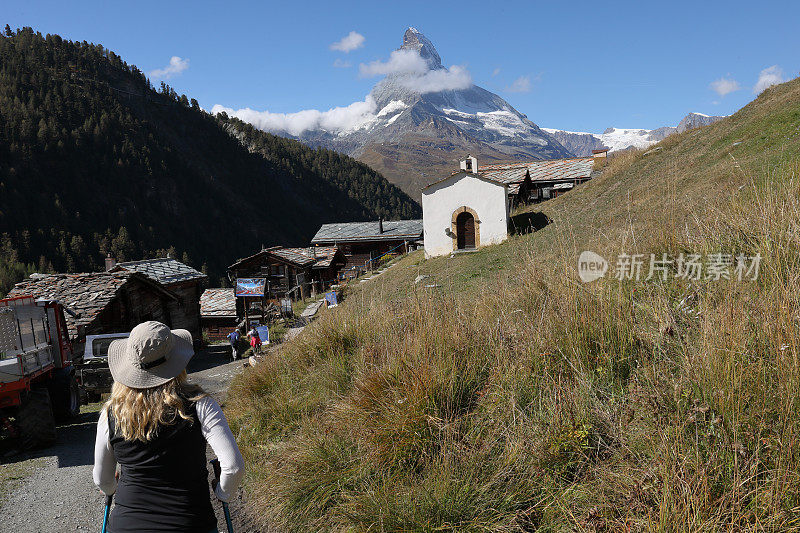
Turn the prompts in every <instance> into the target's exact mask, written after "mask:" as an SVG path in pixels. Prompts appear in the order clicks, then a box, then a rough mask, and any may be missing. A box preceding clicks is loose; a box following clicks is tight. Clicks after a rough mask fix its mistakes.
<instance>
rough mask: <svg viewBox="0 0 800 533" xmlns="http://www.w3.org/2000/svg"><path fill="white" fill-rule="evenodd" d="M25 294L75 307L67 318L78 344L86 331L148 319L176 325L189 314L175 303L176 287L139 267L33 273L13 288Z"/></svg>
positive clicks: (118, 328) (116, 329)
mask: <svg viewBox="0 0 800 533" xmlns="http://www.w3.org/2000/svg"><path fill="white" fill-rule="evenodd" d="M24 295H32V296H33V297H34V298H37V299H39V298H44V299H47V300H58V301H59V302H61V303H63V304H64V305H65V306H66V307H67V308H69V309H70V310H71V311H73V312H74V313H76V316H72V315H69V314H68V315H67V316H66V319H67V329H68V331H69V335H70V338H71V339H72V341H73V342H75V343H76V345H78V346H80V344H82V343H83V342H84V340H85V338H86V335H99V334H103V333H125V332H129V331H130V330H131V329H133V328H134V327H135V326H136V325H138V324H140V323H141V322H145V321H147V320H157V321H159V322H163V323H164V324H166V325H168V326H169V327H171V328H178V327H180V326H178V324H184V323H186V320H187V318H186V317H185V316H184V315H183V310H182V307H180V306H176V305H174V304H175V303H177V302H178V296H177V295H176V294H175V293H174V292H172V291H170V290H169V289H167V288H166V287H164V286H163V285H161V284H160V283H158V282H157V281H153V280H152V279H150V278H148V277H147V276H145V275H144V274H139V273H136V272H126V271H122V272H91V273H86V274H33V275H32V276H31V277H30V278H28V279H26V280H25V281H23V282H21V283H17V284H16V285H15V286H14V288H13V289H12V290H11V292H10V293H9V296H10V297H11V296H24ZM79 349H82V348H79Z"/></svg>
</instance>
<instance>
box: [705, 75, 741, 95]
mask: <svg viewBox="0 0 800 533" xmlns="http://www.w3.org/2000/svg"><path fill="white" fill-rule="evenodd" d="M709 87H710V88H711V90H712V91H714V92H715V93H717V94H718V95H720V96H725V95H726V94H730V93H732V92H735V91H738V90H739V89H741V87H740V86H739V82H738V81H736V80H734V79H733V78H720V79H718V80H714V81H712V82H711V83H710V84H709Z"/></svg>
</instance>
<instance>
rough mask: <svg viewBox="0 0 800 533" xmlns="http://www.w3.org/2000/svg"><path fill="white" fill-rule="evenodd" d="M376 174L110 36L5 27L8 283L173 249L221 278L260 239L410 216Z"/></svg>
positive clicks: (3, 261)
mask: <svg viewBox="0 0 800 533" xmlns="http://www.w3.org/2000/svg"><path fill="white" fill-rule="evenodd" d="M419 215H420V207H419V205H418V204H417V203H416V202H414V201H413V200H412V199H411V198H410V197H408V196H407V195H406V194H405V193H403V192H402V191H401V190H400V189H398V188H397V187H395V186H394V185H392V184H390V183H389V182H388V181H386V180H385V179H384V178H383V177H382V176H381V175H380V174H379V173H377V172H376V171H374V170H372V169H370V168H369V167H367V166H366V165H364V164H362V163H359V162H357V161H355V160H354V159H351V158H349V157H347V156H344V155H341V154H338V153H336V152H332V151H330V150H325V149H311V148H309V147H307V146H305V145H303V144H301V143H299V142H297V141H294V140H290V139H285V138H282V137H277V136H274V135H270V134H267V133H264V132H261V131H258V130H255V129H254V128H252V127H251V126H249V125H247V124H245V123H242V122H240V121H238V120H235V119H229V118H228V117H225V116H224V115H223V116H221V117H214V116H211V115H210V114H208V113H206V112H205V111H203V110H202V109H201V108H200V106H199V105H198V103H197V101H196V100H194V99H190V98H188V97H187V96H186V95H178V94H177V93H176V92H175V91H174V90H173V89H172V88H171V87H169V86H168V85H165V84H163V83H162V84H161V86H160V87H159V88H158V89H156V88H154V87H153V86H152V85H151V83H150V82H149V80H148V79H147V77H146V76H145V75H144V74H143V73H142V72H141V71H140V70H139V69H138V68H136V67H135V66H133V65H129V64H127V63H126V62H125V61H123V60H122V59H121V58H120V57H119V56H118V55H117V54H115V53H114V52H111V51H109V50H107V49H105V48H104V47H103V46H100V45H97V44H91V43H87V42H85V41H84V42H72V41H68V40H64V39H62V38H61V37H59V36H58V35H46V36H43V35H41V34H40V33H36V32H34V31H33V30H32V29H30V28H23V29H21V30H17V31H12V30H11V29H10V28H8V26H6V29H5V31H4V32H3V34H2V37H0V294H3V293H5V292H7V291H8V289H9V288H10V287H11V286H12V285H13V283H15V282H17V281H19V280H21V279H22V278H24V277H25V276H26V275H27V274H29V273H31V272H78V271H92V270H100V269H102V265H103V258H104V257H105V255H106V254H107V253H111V254H113V255H114V256H115V257H116V258H117V259H118V260H132V259H140V258H147V257H156V256H161V255H164V254H166V253H170V254H171V255H172V256H173V257H177V258H179V259H182V260H183V261H185V262H187V263H189V264H190V265H192V266H194V267H195V268H202V269H204V270H205V271H206V272H207V273H208V274H209V276H210V277H211V283H212V284H216V283H217V282H218V281H219V280H220V279H221V278H223V277H224V271H225V267H226V266H227V265H229V264H231V263H232V262H234V261H235V260H236V259H237V258H239V257H242V256H244V255H248V254H250V253H253V252H254V251H256V250H258V249H260V247H261V246H262V245H277V244H282V245H287V246H302V245H307V244H308V241H309V239H310V238H311V236H312V235H313V234H314V232H315V231H316V230H317V229H318V228H319V225H320V224H322V223H325V222H334V221H357V220H370V219H377V218H378V217H384V218H387V219H399V218H413V217H418V216H419Z"/></svg>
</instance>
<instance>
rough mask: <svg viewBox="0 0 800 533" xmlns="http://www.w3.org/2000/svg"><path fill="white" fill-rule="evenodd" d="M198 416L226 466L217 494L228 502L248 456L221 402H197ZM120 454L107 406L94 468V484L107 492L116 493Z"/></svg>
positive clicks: (210, 441)
mask: <svg viewBox="0 0 800 533" xmlns="http://www.w3.org/2000/svg"><path fill="white" fill-rule="evenodd" d="M196 409H197V418H198V420H199V421H200V426H201V428H202V431H203V437H205V439H206V442H208V444H209V445H210V446H211V449H212V450H213V451H214V454H215V455H216V456H217V459H219V465H220V468H221V470H222V472H221V474H220V480H219V483H218V484H217V489H216V491H215V494H216V496H217V498H219V499H220V500H222V501H224V502H227V501H228V500H230V498H231V496H232V495H233V494H234V492H236V488H237V487H238V486H239V483H240V482H241V481H242V476H244V459H242V454H241V453H240V452H239V447H238V446H237V445H236V440H235V439H234V438H233V433H231V429H230V427H228V421H227V420H226V419H225V414H224V413H223V412H222V408H220V406H219V404H218V403H217V402H216V400H214V399H213V398H211V397H208V396H206V397H205V398H203V399H201V400H199V401H198V402H197V404H196ZM116 471H117V458H116V457H115V456H114V450H113V449H112V448H111V442H110V439H109V435H108V416H107V415H106V411H105V409H103V410H102V411H101V412H100V419H99V420H98V421H97V439H96V440H95V443H94V470H93V472H92V477H93V478H94V484H95V485H97V487H98V488H99V489H100V490H101V491H103V493H104V494H114V493H115V492H116V491H117V480H116V478H115V474H116Z"/></svg>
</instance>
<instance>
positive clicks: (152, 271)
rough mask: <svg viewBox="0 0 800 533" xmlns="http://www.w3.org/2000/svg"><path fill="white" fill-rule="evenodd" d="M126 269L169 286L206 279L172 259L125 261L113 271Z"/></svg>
mask: <svg viewBox="0 0 800 533" xmlns="http://www.w3.org/2000/svg"><path fill="white" fill-rule="evenodd" d="M119 269H124V270H128V271H131V272H140V273H142V274H144V275H145V276H147V277H148V278H150V279H152V280H154V281H157V282H159V283H162V284H164V285H169V284H171V283H178V282H181V281H189V280H194V279H205V278H206V275H205V274H203V273H202V272H199V271H197V270H195V269H193V268H192V267H190V266H189V265H185V264H183V263H181V262H180V261H176V260H175V259H172V258H171V257H161V258H158V259H143V260H141V261H125V262H122V263H117V266H116V267H114V269H113V270H119Z"/></svg>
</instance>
